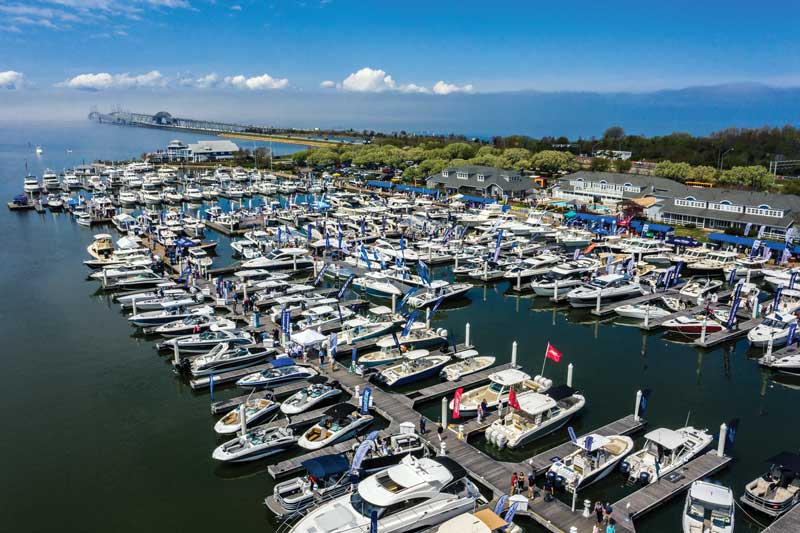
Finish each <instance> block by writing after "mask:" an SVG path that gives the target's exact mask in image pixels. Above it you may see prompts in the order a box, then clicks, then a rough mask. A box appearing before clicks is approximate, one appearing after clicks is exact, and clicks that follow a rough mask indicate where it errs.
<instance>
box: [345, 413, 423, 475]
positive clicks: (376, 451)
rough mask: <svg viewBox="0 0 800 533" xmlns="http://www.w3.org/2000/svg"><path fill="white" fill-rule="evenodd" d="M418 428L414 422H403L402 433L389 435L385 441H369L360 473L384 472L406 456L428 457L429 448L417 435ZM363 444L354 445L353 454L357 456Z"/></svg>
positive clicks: (401, 425)
mask: <svg viewBox="0 0 800 533" xmlns="http://www.w3.org/2000/svg"><path fill="white" fill-rule="evenodd" d="M415 428H416V426H414V423H413V422H402V423H401V424H400V431H399V432H398V433H395V434H393V435H389V436H388V437H385V438H384V439H381V438H380V437H378V438H376V439H373V440H368V442H369V446H368V447H367V453H366V455H364V457H363V458H362V459H361V464H360V465H359V468H358V470H359V472H361V473H365V472H366V473H371V472H375V471H377V470H383V469H384V468H387V467H389V466H391V465H395V464H397V463H398V462H400V459H402V458H403V457H405V456H406V455H409V454H410V455H413V456H414V457H423V456H425V455H427V448H426V446H425V441H424V440H423V439H422V438H420V436H419V435H417V432H416V429H415ZM360 445H361V443H354V444H353V450H352V451H353V454H355V452H356V450H357V449H358V447H359V446H360Z"/></svg>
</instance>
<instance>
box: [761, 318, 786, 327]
mask: <svg viewBox="0 0 800 533" xmlns="http://www.w3.org/2000/svg"><path fill="white" fill-rule="evenodd" d="M762 324H764V325H765V326H767V327H768V328H776V329H786V328H787V327H789V324H787V323H786V322H783V321H781V320H778V319H776V318H765V319H764V322H762Z"/></svg>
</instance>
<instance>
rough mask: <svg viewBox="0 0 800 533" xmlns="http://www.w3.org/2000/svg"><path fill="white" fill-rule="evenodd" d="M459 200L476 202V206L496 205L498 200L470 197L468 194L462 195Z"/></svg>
mask: <svg viewBox="0 0 800 533" xmlns="http://www.w3.org/2000/svg"><path fill="white" fill-rule="evenodd" d="M459 200H464V201H466V202H474V203H476V204H495V203H497V200H495V199H494V198H484V197H482V196H470V195H468V194H462V195H461V198H459Z"/></svg>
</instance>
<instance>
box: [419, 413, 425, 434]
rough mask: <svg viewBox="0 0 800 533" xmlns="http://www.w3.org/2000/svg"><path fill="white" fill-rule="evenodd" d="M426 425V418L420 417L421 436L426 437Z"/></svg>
mask: <svg viewBox="0 0 800 533" xmlns="http://www.w3.org/2000/svg"><path fill="white" fill-rule="evenodd" d="M425 423H426V422H425V417H424V416H420V417H419V434H420V435H424V434H425V432H426V431H425Z"/></svg>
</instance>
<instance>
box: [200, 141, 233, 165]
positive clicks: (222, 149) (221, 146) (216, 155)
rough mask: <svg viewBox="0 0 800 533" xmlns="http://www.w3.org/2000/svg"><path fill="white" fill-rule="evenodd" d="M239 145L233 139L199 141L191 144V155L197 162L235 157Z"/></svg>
mask: <svg viewBox="0 0 800 533" xmlns="http://www.w3.org/2000/svg"><path fill="white" fill-rule="evenodd" d="M238 151H239V147H238V146H237V145H236V144H235V143H233V142H231V141H197V142H196V143H190V144H189V157H190V159H191V160H192V161H193V162H195V163H200V162H203V161H224V160H226V159H233V154H235V153H236V152H238Z"/></svg>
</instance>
